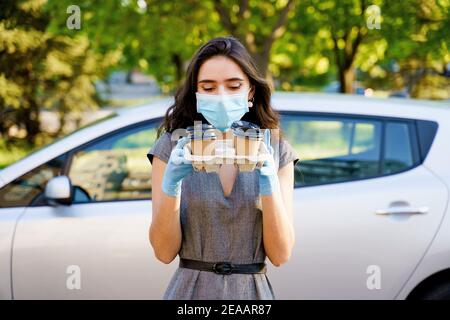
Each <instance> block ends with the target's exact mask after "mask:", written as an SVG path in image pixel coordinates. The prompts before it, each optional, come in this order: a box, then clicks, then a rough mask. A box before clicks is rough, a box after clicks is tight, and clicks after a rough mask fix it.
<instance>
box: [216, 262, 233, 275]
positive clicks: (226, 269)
mask: <svg viewBox="0 0 450 320" xmlns="http://www.w3.org/2000/svg"><path fill="white" fill-rule="evenodd" d="M233 270H234V267H233V264H231V263H229V262H218V263H214V265H213V271H214V272H215V273H217V274H231V273H232V272H233Z"/></svg>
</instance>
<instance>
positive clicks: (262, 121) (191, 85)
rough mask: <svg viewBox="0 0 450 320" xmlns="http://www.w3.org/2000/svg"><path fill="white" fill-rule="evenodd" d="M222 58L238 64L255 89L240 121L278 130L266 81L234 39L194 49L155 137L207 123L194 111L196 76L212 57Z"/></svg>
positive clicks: (277, 119) (220, 40) (219, 39)
mask: <svg viewBox="0 0 450 320" xmlns="http://www.w3.org/2000/svg"><path fill="white" fill-rule="evenodd" d="M217 55H222V56H226V57H228V58H230V59H232V60H233V61H234V62H235V63H237V64H238V65H239V66H240V67H241V69H242V71H243V72H244V73H245V74H246V75H247V77H248V78H249V80H250V86H252V85H253V86H254V90H255V91H254V95H253V97H254V101H253V107H251V108H249V112H247V113H246V114H244V116H243V117H242V119H241V120H245V121H250V122H253V123H255V124H257V125H259V126H260V127H261V128H264V129H281V128H280V125H279V115H278V113H277V112H276V111H275V110H273V109H272V107H271V105H270V96H271V89H270V86H269V84H268V83H267V81H266V80H265V79H264V78H263V77H261V75H260V73H259V71H258V69H257V67H256V65H255V63H254V61H253V59H252V57H251V56H250V54H249V53H248V51H247V49H246V48H245V47H244V46H243V45H242V43H240V42H239V40H237V39H236V38H234V37H219V38H214V39H212V40H210V41H208V42H207V43H205V44H204V45H203V46H202V47H201V48H200V49H198V50H197V52H196V53H195V55H194V57H193V58H192V60H191V62H190V63H189V66H188V69H187V72H186V79H185V82H184V83H183V84H182V85H181V86H180V87H179V88H178V90H177V91H176V93H175V102H174V104H173V105H171V106H170V107H169V108H168V109H167V111H166V114H165V117H164V121H163V123H162V125H161V126H160V127H159V128H158V134H157V135H158V137H159V136H160V135H161V134H162V132H163V131H167V132H170V133H172V132H173V131H174V130H176V129H180V128H186V127H188V126H192V125H193V124H194V121H202V122H203V123H208V122H207V120H206V119H205V118H204V117H203V115H202V114H201V113H198V112H197V100H196V96H195V92H196V91H197V77H198V71H199V69H200V67H201V65H202V64H203V63H204V62H205V61H206V60H208V59H209V58H211V57H214V56H217Z"/></svg>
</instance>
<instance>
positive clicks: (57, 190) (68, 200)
mask: <svg viewBox="0 0 450 320" xmlns="http://www.w3.org/2000/svg"><path fill="white" fill-rule="evenodd" d="M72 197H73V187H72V182H71V181H70V178H69V177H68V176H57V177H53V178H52V179H50V180H49V181H48V182H47V185H46V186H45V198H46V199H47V200H48V202H49V204H50V205H58V204H63V205H71V204H72Z"/></svg>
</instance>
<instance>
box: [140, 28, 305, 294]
mask: <svg viewBox="0 0 450 320" xmlns="http://www.w3.org/2000/svg"><path fill="white" fill-rule="evenodd" d="M270 94H271V93H270V88H269V86H268V84H267V83H266V81H265V80H264V79H263V78H262V77H261V76H260V75H259V74H258V71H257V69H256V67H255V64H254V62H253V61H252V59H251V57H250V55H249V54H248V52H247V51H246V49H245V47H244V46H243V45H242V44H241V43H240V42H239V41H238V40H236V39H235V38H233V37H224V38H216V39H212V40H210V41H209V42H208V43H206V44H205V45H203V46H202V47H201V48H200V49H199V50H198V51H197V53H196V54H195V56H194V57H193V59H192V60H191V62H190V65H189V67H188V69H187V75H186V81H185V83H184V84H183V85H182V86H181V87H180V88H179V90H178V91H177V93H176V95H175V103H174V104H173V105H172V106H171V107H170V108H169V109H168V111H167V113H166V115H165V119H164V122H163V124H162V126H161V128H160V130H158V139H157V141H156V143H155V144H154V146H153V147H152V148H151V149H150V151H149V152H148V155H147V156H148V158H149V160H150V162H151V163H152V166H153V170H152V186H153V189H152V199H153V213H152V217H153V218H152V223H151V226H150V232H149V233H150V235H149V236H150V243H151V245H152V247H153V250H154V253H155V256H156V257H157V258H158V259H159V260H160V261H162V262H164V263H166V264H168V263H170V262H171V261H172V260H173V259H174V258H175V257H176V256H177V255H179V257H180V265H179V268H178V269H177V270H176V272H175V274H174V275H173V277H172V279H171V281H170V283H169V285H168V287H167V289H166V292H165V294H164V297H163V299H215V300H217V299H275V295H274V292H273V289H272V286H271V284H270V282H269V279H268V277H267V275H266V266H265V263H264V261H265V258H266V255H267V257H268V258H269V260H270V261H271V262H272V264H274V265H275V266H280V265H282V264H283V263H285V262H286V261H288V259H289V257H290V255H291V252H292V248H293V246H294V238H295V237H294V228H293V213H292V193H293V184H294V164H295V162H296V161H297V160H298V158H297V156H296V154H295V153H294V151H293V149H292V147H291V146H290V145H289V143H288V142H287V141H286V140H285V139H284V138H283V137H282V135H278V134H277V132H278V131H279V130H278V129H279V118H278V114H277V113H276V112H274V110H273V109H272V108H271V106H270ZM224 101H226V102H224ZM225 105H227V106H226V107H224V106H225ZM237 120H245V121H249V122H252V123H255V124H257V125H259V126H260V127H261V128H263V129H271V130H270V132H269V130H266V136H265V143H266V144H267V145H270V147H269V148H268V149H269V150H270V151H271V154H272V158H270V160H269V161H265V162H264V165H263V166H262V168H257V169H255V170H254V171H251V172H239V171H238V168H237V167H235V166H234V165H233V164H223V165H222V166H221V167H220V170H219V172H218V173H216V172H209V173H207V172H202V171H194V170H193V167H192V164H190V163H189V162H186V161H183V156H184V154H183V153H184V151H183V146H184V144H185V143H186V139H187V138H181V139H177V138H175V137H174V133H175V130H179V129H180V128H187V127H188V126H192V125H193V124H194V121H202V122H203V123H209V124H212V125H214V126H215V127H216V128H219V129H220V130H221V131H222V132H223V134H224V135H227V136H229V135H230V134H231V130H230V128H229V126H230V123H232V122H233V121H237ZM162 130H164V131H165V133H163V134H161V132H162ZM267 133H269V134H271V136H270V137H269V136H267ZM269 138H271V139H269ZM181 182H182V183H181Z"/></svg>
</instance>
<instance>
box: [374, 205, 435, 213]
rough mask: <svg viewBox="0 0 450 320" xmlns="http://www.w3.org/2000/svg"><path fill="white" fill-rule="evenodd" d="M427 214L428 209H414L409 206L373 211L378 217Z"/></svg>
mask: <svg viewBox="0 0 450 320" xmlns="http://www.w3.org/2000/svg"><path fill="white" fill-rule="evenodd" d="M427 212H428V207H418V208H414V207H411V206H399V207H390V208H387V209H378V210H376V211H375V213H376V214H379V215H388V214H402V213H403V214H404V213H410V214H424V213H427Z"/></svg>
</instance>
